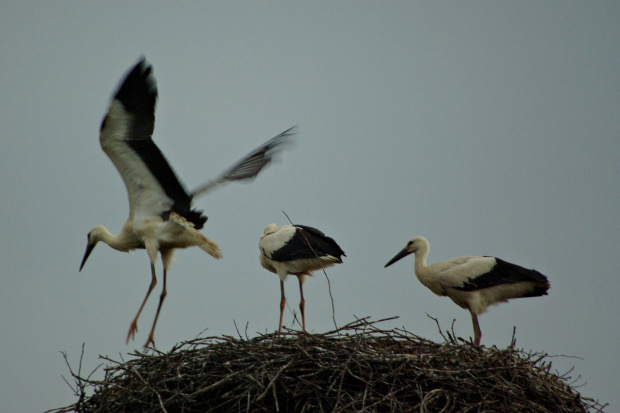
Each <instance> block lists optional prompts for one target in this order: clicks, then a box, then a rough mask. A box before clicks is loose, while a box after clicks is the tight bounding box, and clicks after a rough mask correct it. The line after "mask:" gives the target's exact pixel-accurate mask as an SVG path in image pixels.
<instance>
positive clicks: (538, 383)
mask: <svg viewBox="0 0 620 413" xmlns="http://www.w3.org/2000/svg"><path fill="white" fill-rule="evenodd" d="M379 321H383V320H379ZM379 321H374V322H370V321H368V319H359V320H357V321H355V322H353V323H350V324H348V325H346V326H345V327H342V328H339V329H337V330H334V331H330V332H328V333H324V334H306V333H301V332H293V331H291V330H287V332H285V333H284V334H282V335H281V336H280V337H277V336H275V335H274V334H268V335H260V336H258V337H256V338H252V339H248V338H247V337H246V338H243V337H241V335H240V336H239V338H233V337H207V338H198V339H195V340H191V341H187V342H184V343H181V344H179V345H177V346H175V347H174V348H173V349H172V350H170V351H169V352H167V353H164V352H160V351H157V350H148V351H147V352H146V353H141V352H136V353H134V354H132V357H134V358H133V359H131V360H129V361H115V360H112V359H110V358H108V357H101V358H102V359H103V360H104V361H105V364H106V367H105V368H104V372H105V377H104V379H103V380H101V381H98V380H92V379H91V378H90V377H92V373H91V376H89V377H87V378H84V377H80V373H79V371H78V373H75V372H74V371H73V370H72V369H71V367H70V366H69V369H70V370H71V374H72V376H73V378H74V381H75V385H72V388H73V390H74V391H75V394H76V396H77V397H78V398H79V400H78V401H77V402H76V403H75V404H73V405H71V406H67V407H64V408H60V409H55V410H53V412H55V413H63V412H168V413H172V412H353V411H355V412H400V411H407V412H410V411H414V412H421V413H424V412H481V411H484V412H528V413H532V412H601V411H603V408H604V407H605V406H602V405H600V404H599V403H598V402H597V401H594V400H592V399H589V398H586V397H582V396H581V395H580V394H579V393H578V392H577V391H575V390H574V389H573V388H572V387H571V385H573V384H574V382H570V381H571V378H570V377H569V376H568V374H569V373H570V372H568V373H566V374H563V375H560V374H558V373H557V372H552V371H551V362H550V361H549V356H547V355H546V354H542V353H531V352H529V353H528V352H525V351H523V350H518V349H516V348H515V346H514V339H513V343H512V345H511V346H510V347H508V348H507V349H498V348H496V347H490V348H487V347H474V346H472V345H471V344H470V343H468V342H465V341H464V340H462V339H460V338H456V336H454V333H452V334H451V333H450V332H449V331H447V332H446V334H447V336H448V337H447V338H446V337H445V336H444V338H445V340H446V341H445V343H443V344H438V343H435V342H432V341H429V340H425V339H423V338H420V337H418V336H416V335H414V334H411V333H410V332H408V331H406V330H402V329H395V330H389V331H385V330H381V329H380V328H378V327H377V323H378V322H379ZM438 327H439V325H438ZM440 332H441V329H440ZM442 335H443V333H442ZM65 359H66V355H65ZM67 364H68V365H69V363H67ZM93 373H94V372H93Z"/></svg>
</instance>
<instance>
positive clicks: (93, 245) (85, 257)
mask: <svg viewBox="0 0 620 413" xmlns="http://www.w3.org/2000/svg"><path fill="white" fill-rule="evenodd" d="M95 245H97V244H94V243H93V244H91V243H89V244H88V245H86V252H84V258H82V264H80V271H82V268H83V267H84V264H86V260H87V259H88V256H89V255H90V253H91V252H93V250H94V249H95Z"/></svg>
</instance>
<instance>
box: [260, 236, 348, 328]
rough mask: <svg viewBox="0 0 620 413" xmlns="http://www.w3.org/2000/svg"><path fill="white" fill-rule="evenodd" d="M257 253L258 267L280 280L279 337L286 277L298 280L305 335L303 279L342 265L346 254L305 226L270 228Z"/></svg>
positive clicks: (326, 238)
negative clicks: (316, 271)
mask: <svg viewBox="0 0 620 413" xmlns="http://www.w3.org/2000/svg"><path fill="white" fill-rule="evenodd" d="M258 248H259V249H260V256H259V259H260V263H261V265H262V266H263V267H264V268H265V269H266V270H268V271H271V272H272V273H275V274H278V277H280V292H281V296H282V299H281V300H280V323H279V324H278V334H280V332H281V330H282V316H283V315H284V306H285V304H286V297H285V296H284V280H286V278H287V277H288V276H289V274H292V275H295V276H297V280H298V281H299V293H300V295H301V301H300V302H299V309H300V310H301V320H302V321H301V323H302V328H303V330H304V331H306V315H305V307H306V301H305V300H304V289H303V285H304V282H305V281H306V276H307V275H309V276H312V271H315V270H320V269H322V268H328V267H331V266H333V265H335V264H342V257H343V256H345V257H346V254H345V253H344V251H343V250H342V249H341V248H340V246H339V245H338V244H336V241H334V240H333V239H332V238H330V237H328V236H326V235H325V234H323V233H322V232H321V231H319V230H318V229H316V228H312V227H308V226H305V225H294V226H293V225H282V226H280V227H278V226H277V225H276V224H269V225H267V228H265V233H264V234H263V236H261V237H260V241H259V243H258Z"/></svg>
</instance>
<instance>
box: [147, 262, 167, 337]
mask: <svg viewBox="0 0 620 413" xmlns="http://www.w3.org/2000/svg"><path fill="white" fill-rule="evenodd" d="M166 275H167V271H166V269H165V268H164V287H163V289H162V291H161V295H160V296H159V305H158V306H157V312H156V313H155V321H153V327H151V332H150V333H149V338H148V340H146V343H145V344H144V347H148V345H149V344H152V345H153V347H155V325H156V324H157V319H158V318H159V311H160V310H161V305H162V304H163V303H164V299H165V298H166V295H168V292H167V291H166Z"/></svg>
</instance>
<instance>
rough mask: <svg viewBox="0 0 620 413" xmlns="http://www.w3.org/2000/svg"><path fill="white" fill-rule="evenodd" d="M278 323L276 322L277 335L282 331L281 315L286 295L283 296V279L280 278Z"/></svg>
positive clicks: (282, 314)
mask: <svg viewBox="0 0 620 413" xmlns="http://www.w3.org/2000/svg"><path fill="white" fill-rule="evenodd" d="M280 294H281V297H282V298H281V299H280V324H278V335H280V332H281V331H282V317H283V316H284V306H285V305H286V297H285V296H284V281H282V280H280Z"/></svg>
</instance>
